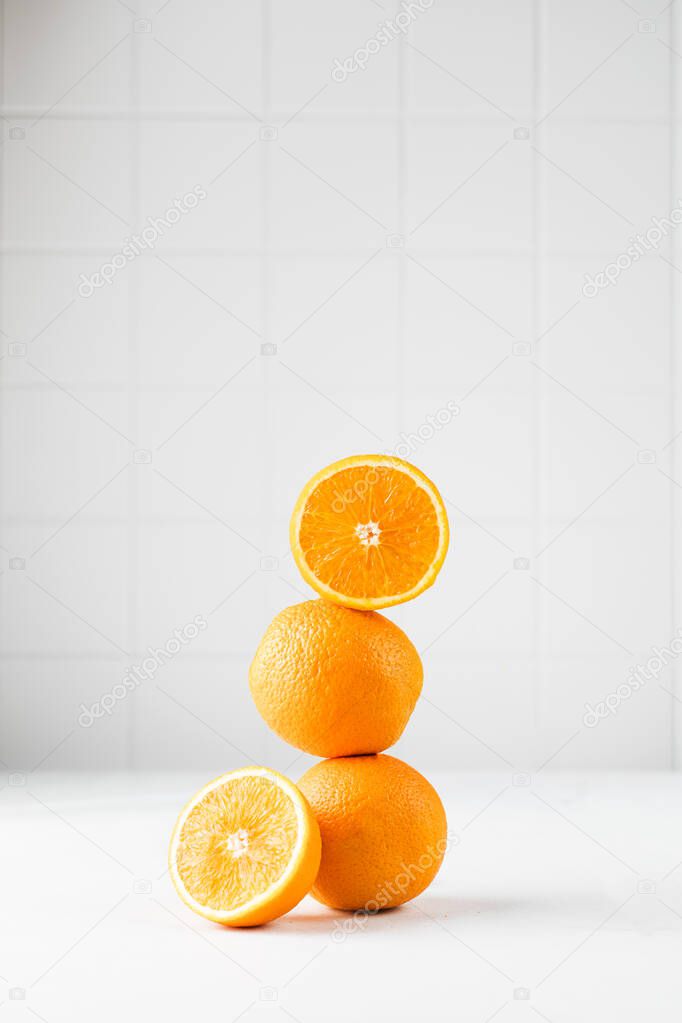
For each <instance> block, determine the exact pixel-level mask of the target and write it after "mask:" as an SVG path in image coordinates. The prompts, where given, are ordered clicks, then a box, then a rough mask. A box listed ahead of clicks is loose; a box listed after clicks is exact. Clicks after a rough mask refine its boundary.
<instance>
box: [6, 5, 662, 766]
mask: <svg viewBox="0 0 682 1023" xmlns="http://www.w3.org/2000/svg"><path fill="white" fill-rule="evenodd" d="M133 6H134V7H135V13H133V10H132V8H133ZM636 6H637V8H638V12H635V10H634V5H630V4H629V3H624V2H623V0H597V2H595V0H591V2H590V3H587V2H581V3H575V2H573V3H568V2H552V3H549V0H534V2H530V0H528V2H526V0H514V2H511V3H510V2H508V0H507V2H502V0H484V2H482V3H479V4H476V5H462V4H460V3H458V2H456V0H435V2H434V3H433V4H432V5H431V7H430V8H428V9H425V10H423V11H422V12H421V13H418V14H417V15H416V17H415V20H414V21H413V23H412V25H411V27H410V28H409V30H408V31H407V32H406V33H405V34H404V36H402V37H401V38H399V39H398V40H396V41H394V42H392V43H391V44H390V45H387V46H385V47H384V48H382V49H381V51H380V52H379V53H376V54H375V55H372V56H370V58H369V61H368V65H367V68H366V70H364V71H363V70H357V71H356V72H354V73H352V74H350V75H349V76H348V77H347V79H346V81H344V82H338V81H334V80H333V78H332V77H331V71H332V68H333V67H334V62H335V61H336V60H337V59H338V60H339V61H341V62H343V61H344V59H345V58H347V57H349V56H350V55H351V54H353V53H354V51H356V50H357V49H358V48H360V47H363V46H364V44H365V43H366V42H367V41H368V40H370V39H371V38H372V37H373V35H374V34H375V33H376V32H377V30H378V25H379V22H380V21H383V20H385V19H386V18H393V17H395V15H396V14H397V13H398V12H399V11H400V10H401V9H402V8H401V6H400V5H399V4H397V3H395V2H394V0H353V2H352V3H350V4H346V5H338V4H332V3H329V2H323V3H319V2H317V3H313V2H312V0H289V2H288V3H277V4H275V3H272V2H271V0H262V2H261V3H253V4H237V3H234V2H233V0H230V2H218V0H200V2H195V3H189V0H168V2H167V3H164V4H161V3H160V0H156V2H154V3H152V2H151V0H149V2H147V0H144V2H138V3H137V4H135V5H127V4H124V3H121V2H112V3H106V4H98V5H94V6H93V5H92V4H87V3H86V2H85V0H55V2H54V3H52V4H49V5H45V4H39V3H36V2H33V0H31V2H25V0H4V2H3V3H2V5H1V8H2V45H3V69H4V70H3V75H2V82H1V89H2V96H1V101H2V113H3V117H4V120H3V122H2V139H1V145H0V160H1V169H2V182H1V186H2V209H1V218H2V233H1V239H2V248H1V250H0V252H1V256H2V261H1V276H0V299H1V309H2V314H1V317H0V332H1V334H0V386H1V388H2V392H1V393H2V410H1V417H2V418H1V440H0V443H1V447H0V524H1V525H2V537H0V544H1V545H2V546H1V548H0V594H1V595H2V604H3V614H2V616H1V618H0V639H1V640H2V644H1V651H2V652H1V660H0V665H1V668H2V672H1V679H0V707H1V710H2V713H0V721H1V722H2V724H1V726H0V740H1V748H0V757H1V758H2V760H3V761H4V762H6V763H7V764H8V765H9V766H10V767H12V768H16V769H22V770H30V769H32V768H34V767H36V766H37V765H38V764H39V763H40V762H41V761H42V762H44V763H45V765H46V766H51V767H75V768H82V769H84V770H85V769H94V768H100V767H101V768H109V767H125V766H128V767H133V766H134V767H150V768H153V767H162V768H166V767H168V768H171V767H179V766H196V767H202V768H206V770H215V771H216V772H217V771H219V770H222V769H225V768H226V767H229V766H231V765H233V764H237V763H240V762H242V761H243V760H244V759H250V760H265V761H267V762H270V763H272V764H273V765H274V766H276V767H279V768H283V769H287V768H289V767H291V768H292V770H294V772H295V771H296V770H297V769H298V768H299V767H300V768H301V769H302V768H303V766H304V764H305V762H306V758H305V757H300V758H298V757H297V755H296V753H295V752H294V751H291V750H290V749H288V748H287V747H286V746H285V745H284V744H283V743H281V742H280V741H279V740H278V739H277V738H276V737H274V736H272V735H271V734H270V733H269V732H268V731H267V729H266V727H265V725H264V724H263V723H262V722H261V721H260V719H259V718H258V715H257V714H256V712H255V709H254V708H253V706H252V705H251V702H250V699H249V695H248V690H247V685H246V673H247V668H248V663H249V659H250V656H251V655H252V653H253V650H254V648H255V645H256V644H257V642H258V639H259V636H260V634H261V633H262V631H263V629H264V628H265V626H266V624H267V622H268V621H269V619H270V617H271V616H272V615H273V614H274V613H275V612H276V611H277V610H278V609H279V608H281V607H283V606H285V605H286V604H288V603H292V602H295V601H297V600H299V599H304V598H305V597H306V596H308V595H309V591H308V590H307V588H306V587H305V585H304V584H303V582H302V581H301V580H300V578H299V577H298V575H297V573H296V570H295V567H294V566H293V564H292V560H291V557H290V555H289V554H288V549H287V548H288V544H287V522H288V516H289V512H290V509H291V506H292V504H293V501H294V500H295V497H296V495H297V492H298V490H299V488H300V486H301V485H302V483H303V482H304V480H305V479H306V478H307V477H308V476H309V475H310V474H311V473H312V472H313V471H314V470H315V469H317V468H319V467H320V466H322V465H323V464H325V463H327V462H329V461H331V460H332V459H334V458H337V457H340V456H342V455H344V454H347V453H350V452H356V451H368V450H390V449H393V448H394V447H395V445H396V444H398V443H399V442H400V441H401V439H402V438H403V436H404V435H406V434H411V433H414V432H415V431H416V430H417V429H418V428H419V426H420V425H421V424H422V423H423V422H425V421H426V417H427V416H428V415H429V414H433V413H435V412H436V411H437V410H438V409H439V408H440V407H442V406H444V405H445V404H446V403H447V402H452V401H456V402H458V404H459V406H460V410H461V411H460V414H459V416H458V417H457V418H456V419H454V420H453V422H452V423H451V424H450V425H448V426H447V427H445V428H443V429H442V430H441V431H439V432H438V433H437V434H436V436H435V437H433V438H432V439H431V440H430V441H428V442H427V443H422V444H419V445H418V446H417V447H416V448H415V450H414V454H413V458H414V461H415V462H417V463H418V464H419V465H420V466H422V467H423V468H424V470H425V471H426V472H428V473H429V474H431V475H432V476H433V478H434V479H435V480H436V481H437V483H438V485H439V486H440V487H441V488H442V491H443V493H444V495H445V497H446V499H447V501H448V506H449V509H450V512H451V515H452V521H453V526H454V540H453V548H452V551H451V554H450V557H449V559H448V562H447V564H446V567H445V569H444V571H443V573H442V577H441V579H440V581H439V583H438V585H437V587H436V588H435V589H433V590H431V591H430V592H429V593H427V594H424V595H423V596H422V597H421V598H419V600H418V601H416V602H415V603H414V604H411V605H407V606H404V607H400V608H397V609H395V611H394V612H391V617H393V618H394V619H395V620H396V621H397V622H399V623H400V624H401V626H402V627H403V628H405V629H406V630H407V631H408V632H409V633H410V635H411V636H412V637H413V639H414V641H415V642H416V643H417V645H418V647H419V648H420V649H421V650H422V651H423V652H424V662H425V667H426V686H425V691H424V699H423V700H422V701H421V703H420V705H419V707H418V709H417V711H416V713H415V715H414V718H413V720H412V722H411V723H410V727H409V728H408V730H407V732H406V733H405V735H404V737H403V739H402V740H401V742H400V744H399V745H398V747H397V750H398V752H399V754H400V755H404V756H405V757H406V758H407V759H409V760H414V761H415V762H417V761H418V762H419V763H420V764H424V766H427V765H428V764H431V765H434V766H436V765H437V766H456V767H458V768H462V767H464V768H466V767H471V768H485V769H489V768H490V767H492V766H501V765H503V764H504V765H506V767H507V768H508V769H509V770H510V771H517V772H532V771H534V770H538V769H539V768H540V767H541V766H542V765H543V764H544V763H545V762H548V763H551V764H552V766H554V767H569V766H590V767H603V768H612V767H652V768H654V767H656V768H662V767H666V766H669V765H670V764H674V765H676V766H677V765H678V764H679V762H680V756H681V752H682V743H681V742H680V735H681V734H682V731H681V730H682V716H681V715H680V706H679V704H680V702H682V693H681V692H680V691H679V675H680V672H679V669H678V667H677V665H676V664H675V663H672V664H671V665H669V666H668V667H667V668H666V669H665V671H663V672H662V673H661V675H660V677H659V678H658V679H657V680H656V679H652V680H650V681H649V682H648V683H647V684H646V685H645V686H644V687H643V688H642V689H641V690H640V691H639V692H636V693H633V695H632V696H631V697H630V699H629V700H623V701H622V703H621V705H620V707H619V708H618V710H617V712H615V713H613V714H611V715H609V717H608V719H607V720H604V721H601V722H600V723H599V726H598V727H596V728H589V727H586V726H585V724H584V723H583V715H584V713H585V703H586V702H588V701H589V702H590V703H591V704H594V703H598V702H599V701H600V700H602V699H604V697H605V696H606V695H607V694H609V693H612V692H614V691H615V690H616V689H617V688H618V686H619V685H622V684H623V683H624V682H625V681H626V679H627V677H628V671H629V669H630V668H631V667H632V666H634V665H636V664H637V663H642V662H644V661H646V659H647V658H648V657H649V656H650V655H651V647H652V646H653V645H662V644H666V643H668V642H669V641H670V640H671V639H672V638H673V636H674V634H675V630H676V629H677V628H678V627H680V626H682V617H681V614H682V611H681V607H682V603H681V601H680V577H681V575H680V573H681V570H682V561H681V560H680V551H682V532H681V527H680V522H681V520H680V510H681V508H680V490H681V489H682V436H680V437H677V434H678V431H682V416H681V415H680V405H681V402H680V394H682V375H681V374H682V369H681V366H682V359H681V358H680V353H679V336H680V335H679V331H680V306H679V302H680V274H682V235H681V234H680V231H679V230H675V229H673V230H672V232H671V233H670V236H669V237H668V238H666V239H664V240H663V241H662V243H661V244H660V246H659V248H658V249H657V250H656V251H652V252H650V253H649V254H648V255H647V256H646V257H645V258H644V259H642V260H641V261H639V262H637V263H636V264H634V265H633V266H631V267H629V268H628V269H624V270H623V272H622V274H621V276H620V279H619V280H618V281H617V282H616V284H615V285H613V286H610V287H608V288H606V289H605V290H603V291H601V292H600V293H599V294H598V295H597V296H596V297H594V298H588V297H586V296H585V295H584V294H583V292H582V288H583V283H584V281H585V275H586V274H597V273H599V271H600V270H602V269H603V268H604V267H605V266H606V265H607V264H609V263H611V262H613V261H614V260H616V259H617V257H618V255H619V254H620V253H623V252H625V251H626V249H627V246H628V245H629V244H630V242H631V239H632V237H633V236H635V235H636V234H638V233H642V232H644V231H646V230H647V229H648V228H649V227H650V226H651V218H652V217H664V216H666V215H667V214H668V213H669V212H670V210H671V209H673V208H674V207H675V206H676V204H677V201H678V199H679V198H682V181H681V180H680V172H679V168H680V166H681V163H680V135H681V131H682V120H681V113H682V95H681V93H680V89H681V83H682V67H681V65H682V31H681V29H680V24H681V19H680V14H679V11H678V10H677V7H676V5H675V4H669V5H668V6H667V7H666V8H664V9H663V10H661V7H662V6H663V5H662V0H659V2H658V4H657V3H654V2H653V0H651V2H649V0H639V3H638V4H637V5H636ZM196 187H200V188H203V189H205V190H206V193H207V198H206V199H205V200H202V201H201V202H200V203H199V204H198V206H197V208H196V209H194V210H193V211H191V212H190V213H188V214H186V215H184V216H182V217H181V218H180V221H179V222H178V223H177V224H176V225H175V226H173V227H171V228H169V229H168V230H167V231H166V232H165V233H164V236H163V237H162V238H160V239H159V240H158V244H157V245H156V247H155V248H154V250H153V251H147V252H145V253H144V254H142V255H141V256H139V257H138V258H137V259H136V260H135V261H134V262H132V263H130V264H128V265H126V266H125V267H124V268H122V269H121V270H120V271H119V272H118V273H117V274H116V276H115V278H114V279H113V281H112V283H111V284H108V285H106V286H104V287H103V288H101V289H99V290H95V291H94V293H93V294H92V296H91V297H84V296H83V293H82V288H81V290H80V291H79V282H81V281H82V279H83V278H82V276H81V275H85V276H86V277H88V276H90V275H91V274H93V273H94V272H95V271H97V270H98V268H99V267H101V266H102V264H103V263H106V262H108V261H109V260H110V259H111V258H112V257H113V255H114V254H115V253H116V252H118V251H119V250H120V249H121V246H122V245H123V243H124V241H125V239H126V238H128V237H129V236H130V235H131V234H133V233H135V232H140V231H141V230H142V229H143V228H144V227H145V226H147V218H148V217H152V218H154V217H160V216H163V215H164V214H165V212H166V211H167V210H168V209H169V208H171V206H172V204H173V202H174V200H175V199H177V198H179V197H181V196H183V195H185V194H186V193H187V192H189V191H191V190H192V189H194V188H196ZM263 345H265V346H276V351H274V353H273V349H272V347H265V348H263V347H262V346H263ZM673 438H675V439H674V440H673ZM642 451H644V452H649V454H646V453H645V454H644V456H642V454H641V452H642ZM638 453H639V460H638ZM17 559H19V560H17ZM196 615H203V616H205V618H206V621H207V623H208V627H207V628H206V630H205V631H203V632H202V633H200V635H199V636H198V637H197V638H196V639H195V640H193V641H192V642H190V643H189V644H187V645H186V646H185V647H183V649H182V650H181V652H179V653H178V654H177V655H176V656H175V657H174V659H173V660H172V661H170V662H169V663H167V664H165V665H163V666H162V667H161V668H159V670H158V672H157V673H156V676H155V677H154V678H153V679H149V680H147V681H145V682H143V683H141V684H140V685H139V687H138V688H137V689H136V690H135V691H134V692H133V693H131V694H129V695H128V696H127V697H126V698H125V699H123V700H120V701H118V702H116V704H115V706H114V707H113V709H112V710H111V714H109V715H107V716H106V717H105V718H103V719H101V720H97V721H96V722H95V724H94V725H93V726H92V727H90V728H84V727H82V726H80V725H79V724H78V721H77V719H78V716H79V714H80V710H81V705H82V704H85V705H86V706H89V705H90V704H92V703H93V702H94V701H96V700H97V699H99V698H100V697H101V696H102V695H103V694H105V693H109V692H111V690H112V687H114V686H115V685H116V684H117V683H120V681H121V679H122V678H123V675H124V673H125V671H126V668H127V666H129V665H140V664H141V663H142V662H143V660H144V658H145V657H146V656H148V654H147V648H148V647H149V646H152V647H154V646H158V645H163V644H165V643H166V642H167V640H168V639H169V638H170V637H171V636H172V635H173V630H174V629H175V628H178V627H181V626H184V625H185V624H186V623H187V622H190V621H192V620H193V618H194V617H195V616H196ZM294 758H296V761H295V766H292V762H293V761H294Z"/></svg>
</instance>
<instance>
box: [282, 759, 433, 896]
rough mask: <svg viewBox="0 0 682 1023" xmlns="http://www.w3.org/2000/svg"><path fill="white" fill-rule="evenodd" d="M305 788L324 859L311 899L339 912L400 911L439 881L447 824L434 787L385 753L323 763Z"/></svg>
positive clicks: (312, 772) (313, 769) (308, 773)
mask: <svg viewBox="0 0 682 1023" xmlns="http://www.w3.org/2000/svg"><path fill="white" fill-rule="evenodd" d="M298 784H299V787H300V789H301V791H302V792H303V793H304V795H305V796H306V798H307V799H308V802H309V803H310V806H311V807H312V810H313V812H314V814H315V816H316V817H317V821H318V824H319V825H320V833H321V835H322V862H321V864H320V871H319V873H318V875H317V880H316V881H315V885H314V887H313V890H312V894H313V895H314V896H315V898H316V899H318V900H319V901H320V902H323V903H325V904H326V905H327V906H333V907H334V908H335V909H348V910H355V909H365V910H366V911H367V912H368V913H372V912H375V911H376V910H379V909H385V908H389V907H391V906H399V905H401V904H402V903H403V902H407V901H408V900H409V899H413V898H414V897H415V896H416V895H419V894H420V892H423V891H424V889H425V888H426V887H427V886H428V885H429V884H430V883H431V881H433V879H434V877H435V876H436V874H437V872H438V868H439V867H440V865H441V863H442V861H443V856H444V855H445V850H446V845H447V820H446V818H445V810H444V809H443V804H442V803H441V801H440V799H439V798H438V793H437V792H436V790H435V789H434V788H433V786H432V785H431V784H430V783H429V782H428V781H427V780H426V778H424V777H422V775H421V774H419V773H418V771H415V770H414V768H412V767H410V766H409V765H408V764H405V763H403V761H402V760H397V759H396V758H395V757H389V756H386V755H379V756H369V757H342V758H338V759H336V760H323V761H322V762H321V763H319V764H315V766H314V767H311V768H310V770H309V771H306V773H305V774H304V775H303V777H302V778H301V779H300V781H299V783H298Z"/></svg>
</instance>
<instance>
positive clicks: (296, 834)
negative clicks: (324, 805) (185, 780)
mask: <svg viewBox="0 0 682 1023" xmlns="http://www.w3.org/2000/svg"><path fill="white" fill-rule="evenodd" d="M319 866H320V829H319V827H318V825H317V821H316V820H315V817H314V816H313V813H312V811H311V809H310V807H309V806H308V803H307V801H306V799H305V797H304V796H303V795H302V793H301V792H299V790H298V789H297V788H296V786H295V785H294V784H293V783H292V782H290V781H289V780H288V779H287V778H285V777H283V775H281V774H278V773H277V771H271V770H270V769H269V768H267V767H243V768H241V769H240V770H238V771H231V772H230V773H229V774H223V775H221V777H220V778H216V779H215V781H212V782H210V784H208V785H206V786H205V787H204V788H203V789H201V790H200V791H199V792H197V794H196V795H195V796H194V797H193V798H192V799H191V800H190V801H189V803H188V804H187V806H186V807H185V809H184V810H183V811H182V813H181V814H180V817H179V818H178V821H177V824H176V825H175V829H174V831H173V837H172V838H171V844H170V851H169V867H170V875H171V878H172V880H173V884H174V885H175V887H176V889H177V892H178V895H179V896H180V898H181V899H182V900H183V902H185V903H186V904H187V905H188V906H189V908H190V909H193V910H194V912H195V913H199V914H200V915H201V916H205V917H207V918H208V919H209V920H214V921H215V922H216V923H220V924H226V925H227V926H229V927H251V926H253V925H255V924H264V923H267V922H268V921H269V920H274V919H275V918H276V917H278V916H282V914H284V913H287V912H288V911H289V910H290V909H293V908H294V906H295V905H296V904H297V903H298V902H300V901H301V899H302V898H303V896H304V895H306V894H307V893H308V892H309V891H310V889H311V888H312V885H313V883H314V881H315V878H316V876H317V871H318V869H319Z"/></svg>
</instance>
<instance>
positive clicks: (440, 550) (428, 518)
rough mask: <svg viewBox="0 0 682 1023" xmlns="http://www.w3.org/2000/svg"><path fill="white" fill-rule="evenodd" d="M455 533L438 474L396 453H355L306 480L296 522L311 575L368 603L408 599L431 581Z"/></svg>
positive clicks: (364, 606)
mask: <svg viewBox="0 0 682 1023" xmlns="http://www.w3.org/2000/svg"><path fill="white" fill-rule="evenodd" d="M448 539H449V529H448V518H447V514H446V511H445V505H444V504H443V499H442V498H441V496H440V494H439V493H438V491H437V490H436V488H435V486H434V485H433V483H432V482H431V480H430V479H429V478H428V477H427V476H425V475H424V473H423V472H420V471H419V469H417V468H415V466H414V465H410V463H409V462H404V461H403V460H402V458H395V457H393V456H391V455H354V456H353V457H351V458H344V459H342V460H341V461H340V462H334V463H333V464H332V465H329V466H327V468H326V469H322V470H321V472H318V473H317V474H316V475H315V476H313V478H312V479H311V480H310V481H309V482H308V483H307V484H306V485H305V487H304V488H303V491H302V492H301V495H300V497H299V498H298V501H297V502H296V507H295V508H294V514H293V516H292V518H291V526H290V541H291V550H292V553H293V555H294V559H295V561H296V564H297V565H298V568H299V571H300V572H301V574H302V576H303V578H304V579H305V580H306V582H307V583H309V584H310V586H312V587H313V589H314V590H317V592H318V593H319V594H320V596H322V597H325V598H326V599H327V600H332V601H334V602H335V603H337V604H343V605H345V606H346V607H352V608H358V609H359V610H361V611H369V610H377V609H378V608H382V607H390V606H391V605H392V604H401V603H403V601H405V600H411V599H412V597H416V596H417V595H418V594H419V593H422V591H423V590H425V589H426V588H427V587H428V586H431V584H432V583H433V581H434V580H435V578H436V576H437V575H438V572H439V571H440V568H441V565H442V564H443V561H444V560H445V554H446V552H447V549H448Z"/></svg>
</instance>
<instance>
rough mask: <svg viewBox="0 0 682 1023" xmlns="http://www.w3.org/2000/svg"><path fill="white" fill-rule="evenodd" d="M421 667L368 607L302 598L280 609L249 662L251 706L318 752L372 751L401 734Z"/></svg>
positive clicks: (402, 639) (406, 643)
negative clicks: (358, 608) (349, 606)
mask: <svg viewBox="0 0 682 1023" xmlns="http://www.w3.org/2000/svg"><path fill="white" fill-rule="evenodd" d="M422 679H423V668H422V663H421V659H420V657H419V654H418V653H417V651H416V649H415V648H414V646H413V644H412V643H411V642H410V640H409V639H408V638H407V636H406V635H405V633H404V632H403V631H402V629H399V628H398V626H397V625H394V623H393V622H391V621H389V620H388V618H384V616H383V615H380V614H377V613H376V612H375V611H352V610H350V609H349V608H347V607H339V605H338V604H331V603H329V602H328V601H326V600H308V601H306V602H305V603H303V604H294V605H293V607H288V608H286V609H285V610H284V611H280V613H279V614H278V615H276V616H275V618H274V619H273V620H272V622H271V623H270V625H269V626H268V628H267V630H266V632H265V635H264V636H263V638H262V640H261V642H260V645H259V647H258V650H257V651H256V656H255V657H254V659H253V662H252V664H251V668H250V670H249V685H250V688H251V694H252V696H253V699H254V701H255V704H256V707H257V708H258V710H259V712H260V713H261V715H262V716H263V718H264V719H265V721H266V722H267V724H268V725H269V726H270V727H271V728H272V729H273V730H274V731H275V732H277V734H278V735H279V736H281V737H282V739H284V740H285V741H286V742H288V743H291V745H292V746H296V747H298V749H301V750H304V751H305V752H306V753H314V754H315V755H316V756H320V757H345V756H351V755H353V754H357V753H378V752H379V751H380V750H384V749H387V748H388V747H389V746H392V745H393V743H394V742H397V740H398V739H399V738H400V736H401V735H402V732H403V729H404V728H405V725H406V724H407V722H408V719H409V717H410V714H411V713H412V711H413V709H414V705H415V703H416V702H417V698H418V696H419V693H420V692H421V687H422Z"/></svg>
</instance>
